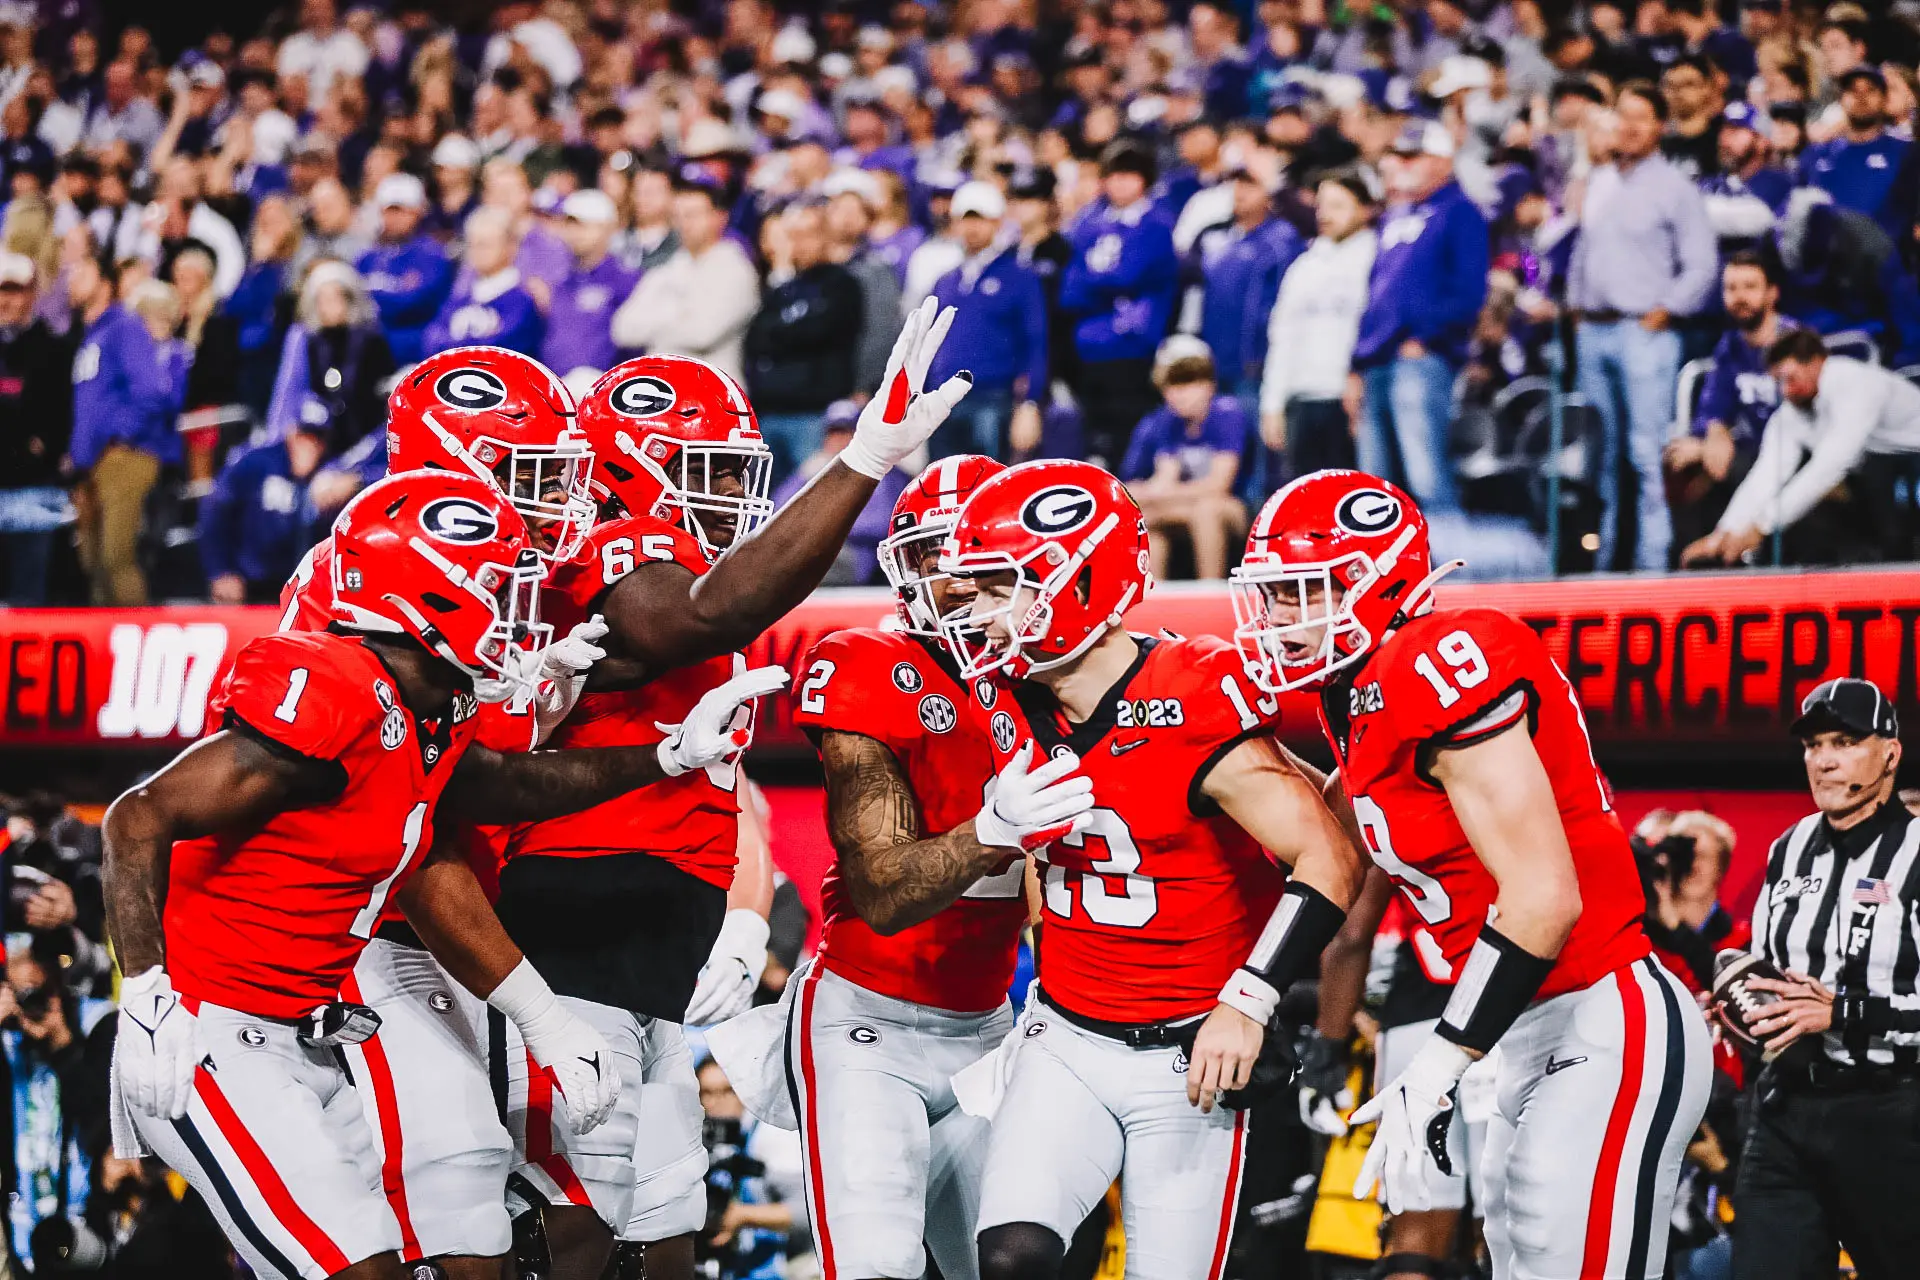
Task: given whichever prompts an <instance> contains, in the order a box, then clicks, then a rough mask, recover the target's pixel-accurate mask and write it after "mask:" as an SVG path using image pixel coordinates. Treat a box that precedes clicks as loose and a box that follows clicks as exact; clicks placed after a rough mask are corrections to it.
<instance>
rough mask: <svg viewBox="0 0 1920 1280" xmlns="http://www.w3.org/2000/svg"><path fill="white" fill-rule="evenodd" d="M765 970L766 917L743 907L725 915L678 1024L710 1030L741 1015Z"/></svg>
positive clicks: (758, 985) (751, 1000)
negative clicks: (717, 1024) (708, 1028)
mask: <svg viewBox="0 0 1920 1280" xmlns="http://www.w3.org/2000/svg"><path fill="white" fill-rule="evenodd" d="M766 967H767V921H766V917H764V916H762V915H761V914H760V913H759V912H758V911H749V910H747V909H745V908H736V909H735V910H732V911H729V912H727V915H726V919H724V920H722V921H721V922H720V936H719V937H718V938H715V939H714V940H713V950H712V951H710V952H708V953H707V962H706V964H704V965H702V966H701V968H700V980H699V981H698V982H697V983H695V984H694V988H693V998H692V999H691V1000H689V1001H687V1016H686V1017H685V1018H683V1019H681V1021H682V1022H684V1023H686V1024H687V1025H688V1026H690V1027H710V1026H712V1025H713V1024H715V1023H716V1022H725V1021H726V1020H727V1019H728V1018H731V1017H733V1016H735V1015H736V1014H742V1013H745V1012H746V1011H747V1010H748V1009H751V1008H752V1007H753V993H754V992H755V991H756V990H758V989H759V987H760V975H761V974H762V973H763V972H765V970H766Z"/></svg>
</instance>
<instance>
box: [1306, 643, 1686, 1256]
mask: <svg viewBox="0 0 1920 1280" xmlns="http://www.w3.org/2000/svg"><path fill="white" fill-rule="evenodd" d="M1321 705H1322V716H1323V720H1324V723H1325V727H1326V730H1327V736H1328V739H1329V741H1330V742H1331V744H1332V746H1333V748H1334V750H1335V752H1336V753H1337V754H1338V756H1339V760H1340V769H1341V777H1342V780H1343V783H1344V785H1345V788H1346V791H1347V794H1348V796H1349V797H1350V798H1351V800H1352V801H1353V807H1354V813H1355V815H1356V816H1357V817H1358V819H1359V822H1360V827H1361V830H1362V832H1363V833H1364V835H1365V838H1366V842H1367V845H1368V851H1369V852H1370V853H1371V854H1372V856H1373V859H1374V861H1375V862H1376V863H1378V864H1379V865H1380V866H1381V867H1382V868H1383V869H1384V870H1386V871H1387V872H1388V874H1390V875H1391V876H1392V877H1393V878H1394V880H1395V881H1396V882H1397V883H1398V884H1399V886H1400V888H1401V890H1402V891H1403V892H1404V893H1405V895H1406V898H1407V901H1408V902H1409V903H1410V904H1411V906H1412V907H1413V910H1414V911H1415V912H1416V913H1417V914H1418V915H1419V917H1420V920H1421V922H1422V923H1424V925H1425V926H1426V929H1427V930H1428V931H1429V932H1430V933H1431V934H1432V936H1433V938H1434V939H1435V941H1436V942H1437V943H1438V950H1439V952H1440V956H1439V964H1438V966H1437V967H1436V968H1435V973H1436V976H1438V977H1440V978H1442V979H1443V980H1445V979H1450V978H1453V977H1457V976H1458V974H1459V972H1460V970H1461V968H1462V966H1463V965H1464V964H1465V962H1466V958H1467V955H1468V953H1469V952H1470V951H1472V949H1473V944H1474V940H1475V938H1476V937H1477V936H1478V934H1479V932H1480V929H1481V927H1482V926H1483V925H1484V924H1486V923H1487V922H1488V919H1489V910H1490V908H1491V907H1492V906H1493V904H1494V901H1495V899H1496V898H1497V896H1498V893H1499V888H1498V885H1497V884H1496V883H1495V881H1494V879H1493V876H1492V874H1491V873H1490V872H1488V870H1487V869H1486V867H1485V865H1484V864H1483V863H1482V862H1481V861H1480V859H1479V856H1478V855H1477V854H1475V852H1474V851H1473V848H1472V846H1471V845H1470V844H1469V843H1468V841H1467V837H1466V834H1465V833H1464V832H1463V831H1462V829H1461V826H1460V822H1459V820H1458V818H1457V817H1456V816H1455V815H1454V812H1453V806H1452V803H1451V802H1450V801H1449V799H1448V797H1447V795H1446V792H1445V791H1444V790H1442V789H1441V787H1440V786H1439V784H1438V783H1437V782H1435V781H1434V780H1433V778H1432V776H1431V773H1430V769H1431V766H1432V762H1433V756H1434V753H1435V752H1436V751H1438V750H1439V749H1441V748H1443V747H1447V746H1453V747H1467V746H1471V745H1472V744H1474V743H1476V742H1479V741H1484V740H1486V739H1487V738H1490V737H1492V736H1494V735H1496V734H1499V733H1502V732H1508V731H1517V732H1525V733H1528V734H1530V735H1531V736H1532V738H1533V742H1534V747H1535V750H1536V751H1537V752H1538V753H1539V756H1540V760H1541V763H1542V765H1544V766H1545V769H1546V772H1547V776H1548V778H1549V780H1550V781H1551V782H1552V785H1553V793H1554V797H1555V799H1556V800H1557V801H1558V804H1559V810H1560V819H1561V823H1562V825H1563V826H1564V828H1565V831H1566V835H1567V844H1568V847H1569V848H1570V849H1571V851H1572V854H1573V863H1574V870H1575V873H1576V875H1577V876H1578V878H1579V884H1580V896H1581V910H1580V916H1579V919H1578V920H1577V921H1576V922H1575V924H1574V926H1573V932H1572V933H1571V934H1570V935H1569V936H1568V938H1567V941H1566V945H1565V946H1564V947H1562V949H1561V951H1560V954H1559V956H1558V958H1557V960H1556V962H1555V964H1554V967H1553V970H1552V972H1551V973H1550V975H1549V976H1548V978H1547V980H1546V982H1545V984H1544V985H1543V986H1542V987H1541V991H1540V997H1539V999H1538V1000H1537V1001H1536V1002H1535V1003H1534V1004H1533V1006H1532V1007H1531V1008H1529V1009H1528V1010H1527V1012H1525V1013H1524V1014H1522V1015H1521V1016H1520V1018H1519V1020H1518V1021H1516V1022H1515V1023H1514V1025H1513V1027H1512V1028H1511V1029H1510V1030H1509V1031H1508V1032H1507V1034H1506V1035H1505V1036H1503V1037H1502V1038H1501V1041H1500V1044H1499V1047H1498V1048H1497V1049H1496V1050H1495V1051H1494V1053H1493V1054H1492V1055H1491V1057H1492V1058H1493V1059H1495V1060H1497V1063H1498V1065H1497V1067H1496V1068H1495V1071H1496V1073H1497V1086H1496V1091H1497V1107H1496V1110H1495V1112H1494V1114H1493V1117H1492V1119H1491V1121H1490V1123H1489V1126H1488V1132H1487V1139H1486V1150H1485V1153H1484V1155H1483V1157H1482V1168H1481V1173H1482V1175H1483V1178H1484V1183H1485V1187H1486V1195H1487V1209H1486V1234H1487V1239H1488V1243H1489V1246H1490V1247H1491V1250H1492V1253H1493V1256H1494V1260H1495V1275H1496V1276H1498V1277H1502V1278H1503V1280H1504V1278H1505V1277H1509V1276H1511V1277H1520V1276H1529V1277H1530V1276H1561V1275H1565V1276H1581V1277H1589V1276H1591V1277H1630V1278H1631V1280H1640V1277H1642V1276H1658V1275H1659V1274H1660V1273H1661V1269H1662V1268H1663V1267H1664V1265H1665V1262H1666V1247H1665V1240H1666V1232H1667V1216H1668V1215H1667V1212H1666V1207H1667V1206H1670V1205H1671V1203H1672V1197H1673V1189H1674V1186H1675V1183H1676V1180H1677V1178H1678V1176H1679V1167H1680V1160H1681V1157H1682V1155H1683V1153H1684V1151H1685V1148H1686V1144H1687V1142H1688V1141H1689V1140H1690V1139H1691V1138H1692V1136H1693V1132H1694V1128H1695V1126H1696V1125H1697V1124H1698V1122H1699V1118H1700V1115H1701V1114H1702V1112H1703V1111H1704V1110H1705V1107H1706V1100H1707V1090H1708V1085H1709V1082H1710V1077H1711V1066H1710V1061H1709V1055H1710V1049H1709V1043H1708V1035H1707V1030H1706V1025H1705V1022H1704V1020H1703V1019H1702V1017H1701V1015H1700V1013H1699V1010H1698V1009H1697V1008H1696V1007H1695V1005H1694V1003H1693V1000H1692V998H1691V996H1690V995H1689V993H1688V992H1687V990H1686V988H1685V987H1684V986H1683V985H1682V984H1681V983H1679V981H1678V980H1676V979H1675V978H1674V977H1673V975H1672V974H1670V973H1668V972H1667V970H1666V969H1665V968H1663V967H1662V966H1661V965H1660V964H1659V962H1658V961H1657V960H1655V959H1653V958H1652V956H1651V951H1650V948H1649V946H1648V943H1647V938H1646V934H1645V933H1644V931H1643V930H1642V928H1641V924H1640V921H1641V917H1642V916H1643V914H1644V913H1645V910H1646V904H1645V898H1644V896H1643V894H1642V891H1641V888H1640V882H1639V877H1638V874H1637V872H1636V871H1635V868H1634V862H1633V855H1632V852H1631V850H1630V849H1629V847H1628V845H1627V838H1626V833H1625V832H1624V831H1623V830H1622V829H1621V826H1620V822H1619V819H1618V818H1617V816H1616V815H1615V814H1614V812H1613V806H1612V801H1611V796H1610V794H1609V791H1608V789H1607V785H1606V781H1605V780H1604V779H1603V778H1602V777H1601V775H1600V772H1599V770H1598V768H1597V767H1596V766H1595V765H1594V762H1593V754H1592V748H1591V746H1590V744H1589V742H1588V739H1587V733H1586V726H1585V724H1584V722H1583V721H1582V719H1581V715H1580V708H1579V702H1578V700H1577V699H1576V697H1575V695H1574V692H1573V688H1572V686H1571V685H1569V684H1568V682H1567V679H1566V677H1565V676H1564V675H1563V674H1562V673H1561V671H1560V669H1559V668H1558V667H1557V666H1556V665H1555V664H1554V662H1553V659H1552V658H1551V657H1550V656H1549V655H1548V653H1547V651H1546V647H1545V646H1544V645H1543V644H1542V643H1541V642H1540V640H1539V638H1538V637H1537V636H1536V635H1535V634H1534V633H1533V631H1532V629H1531V628H1529V627H1527V626H1526V625H1525V624H1524V623H1522V622H1520V621H1519V620H1518V619H1516V618H1513V617H1511V616H1509V615H1507V614H1504V613H1501V612H1498V611H1496V610H1492V609H1462V610H1445V611H1435V612H1431V613H1427V614H1424V615H1422V616H1420V617H1416V618H1414V619H1413V620H1412V621H1410V622H1408V623H1406V624H1405V625H1403V626H1402V627H1400V628H1399V629H1398V630H1397V631H1395V632H1394V633H1393V634H1392V635H1391V636H1389V637H1388V638H1387V639H1386V640H1385V641H1384V642H1383V643H1382V644H1381V646H1380V647H1379V649H1378V650H1377V651H1376V652H1374V653H1373V654H1372V655H1370V656H1369V657H1368V658H1367V659H1366V660H1365V661H1364V662H1362V663H1361V664H1359V665H1358V666H1356V667H1355V668H1354V669H1353V672H1352V673H1351V674H1349V675H1346V676H1344V677H1343V678H1342V679H1341V680H1340V681H1338V682H1336V683H1335V684H1333V685H1331V686H1330V687H1329V688H1328V689H1327V690H1326V691H1325V692H1324V693H1323V695H1322V699H1321ZM1428 959H1431V957H1428Z"/></svg>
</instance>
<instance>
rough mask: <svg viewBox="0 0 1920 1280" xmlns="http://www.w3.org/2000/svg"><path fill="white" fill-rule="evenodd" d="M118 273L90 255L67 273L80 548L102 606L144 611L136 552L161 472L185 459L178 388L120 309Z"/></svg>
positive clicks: (146, 336)
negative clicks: (74, 340)
mask: <svg viewBox="0 0 1920 1280" xmlns="http://www.w3.org/2000/svg"><path fill="white" fill-rule="evenodd" d="M115 285H116V282H115V279H114V272H113V268H112V266H111V264H109V263H107V262H106V261H105V260H104V259H101V258H95V257H93V256H91V255H86V254H82V255H79V256H77V257H76V258H74V259H73V260H72V261H70V262H69V263H68V264H67V294H68V297H69V298H70V299H71V300H72V302H73V305H74V310H75V312H76V315H75V321H76V323H77V325H78V326H79V327H80V337H79V347H78V350H77V351H76V352H75V353H74V358H73V422H74V430H73V438H72V441H71V444H70V445H69V453H70V456H71V457H72V459H73V469H74V472H75V474H76V475H77V476H78V477H80V481H79V485H78V487H77V488H76V490H75V493H74V506H75V509H76V511H77V513H78V515H79V523H78V525H77V526H76V528H75V539H76V541H77V542H78V544H79V547H80V562H81V566H82V568H84V569H85V570H86V572H87V576H88V578H89V580H90V582H91V584H92V598H93V603H95V604H111V605H120V606H128V605H142V604H145V603H146V602H147V580H146V576H145V575H144V574H143V573H142V572H141V569H140V564H139V561H138V558H137V557H136V555H135V552H136V550H137V548H138V546H139V541H140V533H141V529H142V526H143V525H144V523H145V518H146V502H147V495H148V494H149V493H151V492H152V491H153V487H154V485H155V484H157V483H158V482H159V480H160V468H161V466H163V465H165V464H168V463H177V462H179V460H180V433H179V432H178V431H177V430H175V428H174V413H175V407H176V403H177V401H176V395H177V393H178V388H177V387H176V386H175V385H174V382H173V378H172V376H171V373H170V372H169V370H168V367H167V364H166V362H165V361H164V360H163V358H162V352H161V350H160V348H159V345H158V344H157V343H155V341H154V339H153V335H152V334H150V333H149V332H148V331H147V326H146V325H145V324H144V323H142V322H141V320H140V319H139V317H137V316H135V315H134V314H133V313H131V312H130V311H127V310H125V309H123V308H122V307H121V306H120V305H119V304H118V303H117V302H116V301H115V300H114V296H115Z"/></svg>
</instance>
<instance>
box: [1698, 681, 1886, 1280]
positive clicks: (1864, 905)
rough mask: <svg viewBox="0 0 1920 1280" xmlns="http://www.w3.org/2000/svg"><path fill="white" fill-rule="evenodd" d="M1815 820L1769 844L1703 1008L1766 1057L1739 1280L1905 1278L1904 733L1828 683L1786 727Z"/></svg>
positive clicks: (1740, 1238)
mask: <svg viewBox="0 0 1920 1280" xmlns="http://www.w3.org/2000/svg"><path fill="white" fill-rule="evenodd" d="M1793 733H1794V736H1795V737H1797V738H1799V739H1800V744H1801V748H1802V752H1803V754H1804V756H1805V759H1806V767H1807V781H1808V784H1809V785H1810V787H1811V789H1812V792H1813V800H1814V804H1815V805H1816V806H1817V808H1818V812H1816V813H1812V814H1809V815H1808V816H1807V817H1805V818H1802V819H1801V820H1800V821H1798V822H1796V823H1795V824H1794V825H1793V826H1792V827H1790V828H1788V829H1787V830H1786V832H1784V833H1783V834H1782V835H1781V836H1780V838H1779V839H1777V840H1775V841H1774V843H1773V850H1772V852H1771V854H1770V855H1769V857H1768V859H1767V878H1766V884H1765V886H1764V887H1763V888H1762V889H1761V892H1760V899H1759V902H1758V904H1757V905H1756V906H1755V907H1754V912H1753V943H1752V947H1751V949H1750V951H1748V952H1727V953H1723V955H1722V957H1721V961H1720V965H1719V969H1718V973H1717V976H1716V980H1715V983H1714V992H1713V993H1714V1008H1715V1011H1716V1013H1717V1014H1718V1015H1719V1017H1720V1019H1721V1021H1722V1022H1723V1023H1724V1024H1725V1025H1726V1027H1727V1030H1728V1032H1729V1034H1730V1036H1731V1037H1732V1038H1733V1039H1735V1040H1737V1041H1739V1042H1741V1043H1742V1044H1743V1045H1745V1046H1747V1047H1749V1048H1751V1049H1757V1050H1759V1051H1760V1052H1761V1056H1762V1060H1763V1062H1764V1063H1765V1066H1764V1068H1763V1069H1762V1071H1761V1073H1760V1076H1759V1079H1758V1080H1757V1081H1756V1082H1755V1084H1754V1086H1753V1089H1754V1092H1755V1094H1756V1095H1757V1102H1758V1105H1757V1106H1755V1107H1754V1108H1753V1115H1752V1120H1751V1128H1750V1130H1749V1132H1748V1135H1747V1141H1746V1146H1745V1151H1744V1154H1743V1156H1742V1158H1741V1162H1740V1170H1739V1174H1738V1178H1737V1180H1736V1182H1735V1190H1734V1204H1735V1205H1736V1206H1737V1207H1738V1215H1737V1217H1736V1218H1735V1221H1734V1231H1733V1275H1734V1278H1735V1280H1759V1278H1760V1277H1771V1276H1815V1275H1831V1274H1832V1273H1833V1271H1834V1266H1835V1260H1836V1258H1837V1257H1838V1255H1839V1250H1840V1248H1841V1247H1842V1246H1844V1247H1845V1248H1846V1250H1847V1252H1848V1253H1850V1254H1851V1255H1852V1256H1853V1262H1854V1267H1855V1269H1856V1274H1857V1275H1858V1276H1859V1280H1883V1278H1887V1277H1895V1276H1902V1277H1905V1276H1911V1275H1912V1274H1913V1265H1914V1259H1915V1258H1917V1257H1920V1214H1916V1213H1915V1212H1914V1205H1915V1204H1916V1203H1920V924H1916V922H1915V907H1916V906H1920V820H1916V819H1915V818H1914V815H1913V814H1911V813H1909V812H1908V811H1907V809H1906V807H1905V806H1904V805H1902V804H1901V803H1900V802H1899V800H1898V798H1897V797H1896V795H1895V791H1894V787H1895V782H1894V779H1895V774H1896V773H1897V771H1898V770H1899V767H1900V737H1899V735H1900V722H1899V718H1898V716H1897V715H1896V714H1895V712H1894V708H1893V704H1892V702H1891V701H1889V700H1888V698H1887V697H1886V695H1885V694H1883V693H1882V692H1881V691H1880V690H1879V689H1878V688H1876V687H1875V686H1874V685H1872V684H1870V683H1869V682H1867V681H1865V680H1856V679H1838V680H1829V681H1827V682H1826V683H1824V684H1821V685H1819V686H1818V687H1816V688H1815V689H1814V690H1813V692H1812V693H1810V694H1808V695H1807V698H1806V700H1805V701H1804V702H1803V703H1801V705H1800V718H1799V719H1798V720H1796V721H1794V724H1793Z"/></svg>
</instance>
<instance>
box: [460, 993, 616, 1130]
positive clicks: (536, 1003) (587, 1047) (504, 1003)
mask: <svg viewBox="0 0 1920 1280" xmlns="http://www.w3.org/2000/svg"><path fill="white" fill-rule="evenodd" d="M487 1003H488V1004H490V1005H492V1006H493V1007H494V1008H496V1009H498V1010H499V1011H500V1012H501V1013H503V1014H505V1015H506V1016H507V1017H508V1018H509V1019H510V1020H512V1022H513V1025H514V1026H516V1027H518V1028H519V1029H520V1038H521V1039H522V1040H524V1041H526V1045H527V1052H528V1053H530V1054H532V1055H533V1060H534V1061H535V1062H537V1063H539V1064H540V1065H541V1066H543V1067H545V1068H546V1069H547V1070H548V1071H550V1072H552V1073H553V1082H554V1083H555V1084H556V1085H558V1086H559V1089H560V1096H561V1097H562V1098H564V1099H565V1100H566V1103H567V1119H568V1122H569V1123H570V1124H571V1125H572V1126H573V1131H574V1132H575V1133H591V1132H593V1131H594V1130H595V1129H597V1128H599V1127H600V1125H601V1124H602V1123H603V1122H604V1121H605V1120H606V1118H607V1117H608V1116H609V1115H611V1114H612V1113H613V1104H614V1102H615V1100H616V1099H618V1098H619V1096H620V1067H619V1065H618V1064H617V1063H616V1062H615V1061H614V1057H613V1050H612V1049H610V1048H608V1047H607V1042H606V1040H605V1039H604V1038H603V1037H602V1036H601V1035H600V1033H599V1032H598V1031H595V1030H594V1029H593V1028H592V1027H590V1026H588V1025H587V1024H586V1023H585V1022H584V1021H582V1020H581V1019H580V1018H579V1017H578V1016H576V1015H575V1014H573V1013H571V1012H569V1011H568V1010H567V1008H566V1007H565V1006H564V1005H562V1004H561V1003H560V998H559V997H558V996H556V995H554V994H553V989H552V988H551V987H549V986H548V985H547V982H546V979H544V978H542V977H541V976H540V971H539V970H537V969H535V968H534V967H533V964H532V962H530V961H528V960H526V959H524V958H523V959H522V960H521V961H520V963H519V964H518V965H516V966H515V967H514V970H513V972H512V973H509V974H508V975H507V976H506V977H504V978H502V979H501V980H500V985H499V986H497V987H495V988H494V989H493V992H492V994H491V995H489V996H488V997H487Z"/></svg>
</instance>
